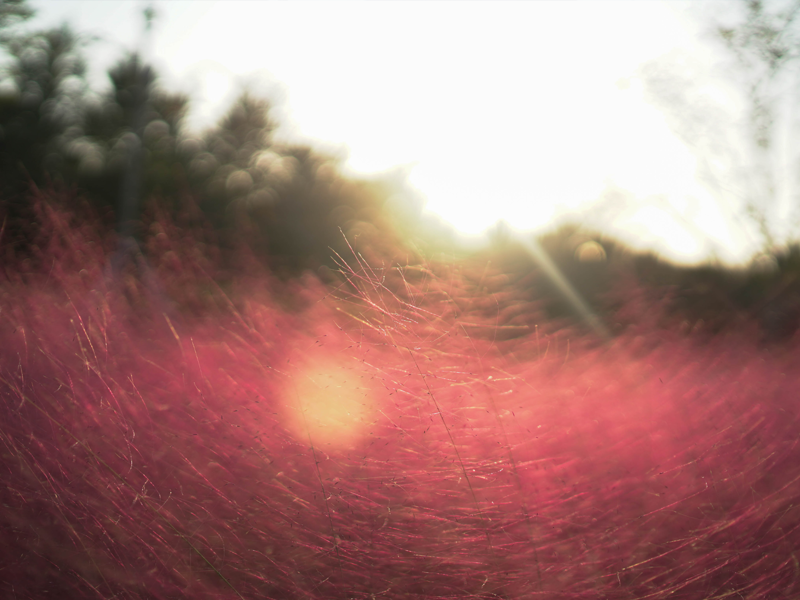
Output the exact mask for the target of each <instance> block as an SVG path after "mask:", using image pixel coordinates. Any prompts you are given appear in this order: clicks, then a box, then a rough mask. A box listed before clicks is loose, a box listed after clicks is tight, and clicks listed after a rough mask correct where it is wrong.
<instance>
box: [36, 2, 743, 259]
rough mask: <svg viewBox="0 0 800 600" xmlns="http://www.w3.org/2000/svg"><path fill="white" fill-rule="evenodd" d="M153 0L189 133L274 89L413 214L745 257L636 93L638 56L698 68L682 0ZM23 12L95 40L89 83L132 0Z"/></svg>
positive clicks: (684, 154) (301, 131)
mask: <svg viewBox="0 0 800 600" xmlns="http://www.w3.org/2000/svg"><path fill="white" fill-rule="evenodd" d="M154 4H155V7H156V10H157V11H158V18H157V21H156V26H155V28H154V33H153V37H152V42H151V46H150V50H149V52H150V54H151V56H152V57H153V60H154V62H155V63H156V65H157V67H158V69H159V72H160V73H161V75H162V82H163V85H164V87H166V88H167V89H173V90H181V91H184V92H188V93H190V94H191V96H192V98H193V103H194V104H193V112H192V113H191V117H190V121H189V126H190V127H192V128H198V129H199V128H202V127H204V126H208V125H209V124H211V123H212V122H213V121H214V120H215V119H216V118H217V117H219V116H220V115H221V114H222V113H223V112H224V111H225V109H226V108H227V107H228V106H229V105H230V103H231V102H232V101H233V100H234V99H235V98H236V96H238V93H239V90H240V89H241V85H243V84H246V85H249V86H250V88H251V89H253V90H255V91H256V92H262V93H265V94H269V95H270V97H272V98H273V99H274V100H275V101H276V102H277V104H278V110H277V111H276V113H275V115H276V116H278V117H279V119H280V121H281V122H282V123H283V127H284V129H283V132H284V135H286V136H290V137H293V138H294V139H299V140H303V141H308V142H312V143H314V144H318V145H320V146H321V147H323V148H326V149H329V150H333V151H336V152H341V153H344V154H345V155H346V156H347V157H348V159H347V168H348V169H350V170H351V171H354V172H357V173H361V174H372V173H378V172H383V171H386V170H388V169H391V168H393V167H397V166H402V167H406V168H410V175H409V182H410V183H411V185H412V186H413V187H415V188H416V189H418V190H419V191H420V192H421V193H422V194H424V195H425V196H426V197H427V201H428V204H427V207H428V209H429V210H431V211H433V212H435V213H437V214H439V215H441V216H443V217H444V218H446V219H447V220H449V221H450V222H452V223H453V224H454V225H455V226H456V227H458V228H459V229H461V230H463V231H465V232H467V233H479V232H481V231H483V230H484V229H485V228H487V227H488V226H491V225H493V224H494V223H495V222H496V221H497V220H498V219H505V220H506V221H507V222H508V223H510V224H511V225H512V226H513V227H514V228H516V229H519V230H532V229H536V230H540V229H542V228H545V227H547V226H548V225H550V226H552V224H553V223H554V222H557V221H558V220H559V219H563V218H564V217H565V215H567V214H569V213H574V211H576V210H581V211H583V210H588V211H589V212H588V213H586V214H587V215H589V216H588V217H587V218H588V219H590V224H594V225H597V226H599V227H602V228H603V229H605V230H607V231H610V232H612V233H614V234H616V235H618V236H619V237H622V238H623V239H625V240H626V241H628V242H629V243H633V244H635V245H638V246H640V247H648V248H654V249H657V250H659V251H661V252H662V253H664V254H666V255H668V256H670V257H671V258H674V259H677V260H680V261H686V262H693V261H698V260H701V259H705V258H708V257H709V253H710V252H714V253H716V255H717V257H719V258H720V259H723V260H725V261H727V262H736V261H740V260H743V259H746V258H748V257H749V256H750V255H751V254H752V252H753V251H754V246H753V245H752V244H751V243H750V242H749V241H748V237H747V236H745V235H744V231H743V228H742V223H743V222H745V220H743V219H742V218H741V217H740V216H739V217H737V214H736V212H735V211H732V210H730V209H726V208H725V207H724V206H723V204H722V201H721V200H720V199H719V197H718V196H715V195H713V194H711V193H710V192H709V191H708V190H706V189H705V188H704V187H702V186H701V185H700V184H698V183H697V182H696V180H695V172H696V169H697V159H696V157H695V156H694V155H693V154H692V153H691V152H690V151H689V149H688V148H687V147H686V146H684V145H683V144H682V143H681V142H680V141H679V140H678V138H677V137H675V135H673V133H672V132H671V130H670V128H669V127H668V125H667V120H666V118H665V116H664V114H663V113H662V112H660V110H659V108H658V107H656V106H654V105H652V104H649V103H648V102H646V101H645V86H644V83H643V82H644V80H643V78H642V73H643V71H642V70H641V69H642V66H643V65H644V64H645V63H647V62H648V61H652V60H655V59H661V60H664V57H665V56H666V57H670V56H682V55H683V56H690V57H691V59H692V61H693V64H696V67H695V71H696V72H697V73H699V74H700V76H706V75H708V73H709V72H711V70H713V68H714V64H715V61H717V58H716V57H715V55H714V54H713V53H712V51H711V50H710V48H711V46H710V44H709V43H708V42H701V39H700V37H699V33H700V31H701V27H702V26H707V23H702V22H700V21H699V20H698V19H697V18H696V13H697V11H696V10H694V9H693V8H692V5H691V4H681V3H676V2H672V3H660V2H655V1H653V2H632V1H627V2H606V1H589V2H581V1H571V2H563V1H562V2H552V3H551V2H512V3H501V2H491V3H480V2H469V3H461V2H442V3H433V2H396V3H390V2H352V3H339V2H321V3H312V2H277V3H273V2H256V1H247V2H237V1H233V0H225V1H224V2H202V1H199V0H191V1H186V0H184V1H177V0H173V1H163V0H162V1H160V2H155V3H154ZM32 5H33V6H35V7H37V8H38V9H39V11H40V15H39V17H38V18H37V20H36V22H35V23H34V24H36V25H39V26H44V25H54V24H58V23H60V22H62V21H64V20H67V21H69V22H70V23H71V24H72V25H73V26H74V27H75V28H76V29H77V30H78V31H79V32H87V33H96V34H98V35H100V36H102V37H103V38H105V41H103V42H99V43H95V44H93V45H92V46H90V48H89V53H88V54H89V57H90V62H91V66H92V69H93V71H92V73H93V75H92V78H93V79H92V80H93V82H94V83H95V86H96V87H97V88H100V87H101V86H106V85H107V83H106V80H105V79H104V78H105V75H104V72H105V69H106V68H107V67H108V66H109V65H110V64H111V63H113V62H114V61H116V60H117V59H118V58H119V57H120V56H121V55H122V53H123V52H124V51H125V50H129V49H135V48H137V47H138V45H139V43H140V40H141V37H142V29H143V27H142V23H143V19H142V17H141V12H142V9H143V8H144V7H145V6H147V3H146V2H142V1H136V0H134V1H112V0H102V1H101V0H94V1H88V0H74V1H72V0H32ZM693 17H694V18H693ZM681 53H683V54H681ZM720 85H721V84H720ZM715 94H716V96H717V99H722V100H723V101H725V100H726V98H728V94H729V91H727V90H726V89H725V88H724V87H719V86H718V87H717V88H715V89H710V90H709V91H708V95H709V97H713V96H714V95H715ZM727 103H728V104H730V102H727ZM734 104H735V103H734ZM737 219H738V220H737Z"/></svg>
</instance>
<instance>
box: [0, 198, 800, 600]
mask: <svg viewBox="0 0 800 600" xmlns="http://www.w3.org/2000/svg"><path fill="white" fill-rule="evenodd" d="M37 206H38V207H39V211H40V228H41V231H40V236H39V238H38V239H39V243H38V245H37V246H36V251H35V252H32V253H31V254H30V255H29V256H27V257H23V258H20V257H17V258H14V257H12V256H10V255H6V259H7V260H6V265H5V268H4V269H5V270H4V280H3V281H2V284H1V285H0V344H1V346H0V349H1V351H0V361H2V362H0V390H2V403H1V404H0V411H2V414H0V452H1V453H2V462H1V463H0V473H2V476H1V478H2V484H3V485H2V486H0V503H2V510H1V511H0V528H1V529H0V530H1V531H2V540H3V543H2V545H0V593H2V596H3V597H6V598H20V599H22V598H47V597H52V598H60V599H68V598H76V599H77V598H141V599H144V598H147V599H151V598H152V599H167V598H183V597H185V598H193V599H202V598H254V599H255V598H259V599H260V598H343V599H344V598H470V597H475V598H537V597H538V598H564V599H578V598H608V599H623V598H624V599H642V598H671V599H674V598H685V599H692V600H694V599H698V598H754V599H755V598H796V597H798V596H799V595H800V562H799V561H800V555H798V550H797V548H798V547H800V530H798V526H799V525H800V503H799V502H798V500H800V466H799V465H800V438H799V436H800V433H798V432H800V420H799V419H798V416H799V415H798V412H800V405H799V404H798V401H797V393H798V390H800V381H798V378H799V377H800V376H799V375H798V372H797V370H796V369H795V368H794V367H795V364H794V359H793V357H794V353H795V352H796V351H797V345H796V343H795V342H794V341H791V340H790V341H788V342H786V343H785V344H784V345H781V346H764V345H763V344H759V343H757V341H756V340H757V337H758V336H757V335H756V328H755V326H751V325H750V324H749V321H747V322H742V323H739V324H737V326H736V327H731V328H729V329H726V330H723V331H721V332H719V333H716V334H715V335H713V336H710V337H704V338H699V337H697V336H695V335H693V334H692V333H691V332H689V331H683V330H681V328H680V327H679V324H680V321H679V320H678V319H677V318H675V319H674V320H673V321H671V320H670V318H671V317H669V315H668V314H667V313H665V312H664V311H662V309H661V306H660V305H659V303H658V302H657V301H656V300H654V295H653V294H652V293H650V292H648V291H647V290H645V289H637V288H635V287H633V286H632V287H631V289H628V290H622V291H620V290H617V292H618V293H617V297H618V298H622V299H623V301H622V303H621V304H620V305H618V306H617V307H616V310H617V311H618V314H617V315H616V317H617V320H618V321H619V322H620V323H623V324H624V325H625V327H623V328H622V329H621V330H620V333H618V335H617V336H616V337H614V338H613V339H611V340H608V341H600V340H594V339H592V338H591V337H590V336H588V335H587V334H585V333H582V332H581V331H580V330H579V329H578V328H576V327H571V326H569V325H568V324H567V323H566V322H559V321H555V320H553V319H552V318H548V317H546V316H545V314H544V313H543V312H542V310H541V307H540V306H539V305H538V304H537V303H536V302H535V301H534V300H531V299H529V298H528V297H527V296H526V295H525V294H524V293H523V291H521V289H522V288H520V287H519V286H517V285H515V284H514V282H513V281H512V280H511V278H509V276H508V274H505V273H502V272H493V271H492V269H491V268H488V267H487V265H486V264H485V263H481V264H472V263H470V262H469V261H468V260H465V261H462V262H458V263H429V264H424V265H419V264H417V265H406V266H399V265H396V264H391V263H388V262H387V263H386V264H384V265H378V264H375V263H374V262H372V261H371V262H370V263H369V264H367V262H365V261H359V260H357V259H356V258H353V259H352V260H350V261H349V264H350V265H351V266H350V267H345V263H344V262H343V263H342V265H343V272H344V277H342V278H341V280H340V281H339V282H338V283H333V284H330V285H327V286H323V285H322V284H320V283H318V282H317V280H316V279H314V278H311V277H307V278H306V279H305V280H303V281H302V282H300V283H285V282H284V283H281V282H278V281H277V280H275V279H274V278H272V277H271V276H270V275H269V274H268V273H266V272H264V271H261V270H259V268H258V267H257V266H256V265H255V263H254V262H247V261H245V257H246V253H244V251H243V254H242V259H241V260H242V262H241V263H240V264H241V265H244V266H241V267H240V268H239V270H238V272H237V273H236V274H235V276H233V275H230V274H228V275H227V276H226V275H224V274H223V273H222V272H221V271H218V270H215V269H217V267H218V264H219V262H218V260H217V259H216V257H215V254H214V252H213V250H212V248H213V244H211V243H210V242H209V240H205V242H206V243H205V244H203V243H200V242H199V241H198V240H197V235H196V232H187V231H185V230H182V229H181V228H180V227H178V226H177V225H175V224H174V223H171V222H169V221H168V220H167V219H166V218H165V217H161V218H160V219H156V220H155V221H154V222H153V224H151V226H150V230H149V231H150V235H149V237H148V240H149V241H148V242H147V244H145V252H144V254H145V255H146V257H147V260H146V262H144V261H143V260H142V261H140V262H139V263H138V266H137V263H136V262H135V261H133V262H131V263H129V264H128V266H127V267H125V268H123V269H121V270H120V272H119V273H118V274H116V275H113V273H112V272H111V270H110V269H109V268H108V265H109V261H110V257H111V255H112V253H113V252H114V250H115V246H114V244H113V241H109V240H108V239H105V238H103V237H102V236H100V235H98V234H96V233H95V230H93V229H92V228H90V227H89V226H87V225H85V224H82V223H78V222H73V221H70V219H71V217H69V216H68V215H67V213H65V212H63V211H61V210H59V209H57V208H55V207H54V205H53V204H51V203H47V202H45V201H39V203H38V204H37ZM623 292H624V293H623ZM665 315H666V316H665Z"/></svg>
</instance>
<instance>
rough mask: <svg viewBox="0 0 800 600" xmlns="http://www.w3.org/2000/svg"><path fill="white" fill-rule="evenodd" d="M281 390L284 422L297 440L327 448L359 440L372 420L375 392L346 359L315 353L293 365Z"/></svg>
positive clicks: (332, 448) (336, 447) (331, 448)
mask: <svg viewBox="0 0 800 600" xmlns="http://www.w3.org/2000/svg"><path fill="white" fill-rule="evenodd" d="M289 375H290V377H289V381H288V382H287V383H286V385H285V386H284V389H283V404H284V409H285V425H286V428H287V429H288V430H289V431H290V432H291V433H292V435H293V436H294V437H295V438H296V439H297V440H303V441H305V440H308V441H310V443H311V445H313V446H315V447H319V448H322V449H328V450H337V449H342V448H345V447H348V446H351V445H353V444H355V443H357V442H358V440H360V439H361V438H362V437H363V436H364V434H365V433H368V428H369V426H370V424H371V422H372V414H373V412H374V400H373V396H374V392H373V391H372V390H371V389H370V388H369V387H368V385H367V383H366V381H368V379H367V377H366V376H365V375H363V374H362V373H359V371H358V370H357V369H355V368H353V367H352V366H351V365H348V364H347V363H346V362H345V361H343V360H340V359H336V358H333V357H330V356H324V355H321V356H320V355H315V356H312V357H308V358H305V359H304V360H302V361H300V362H298V363H296V364H293V367H292V369H290V373H289Z"/></svg>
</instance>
